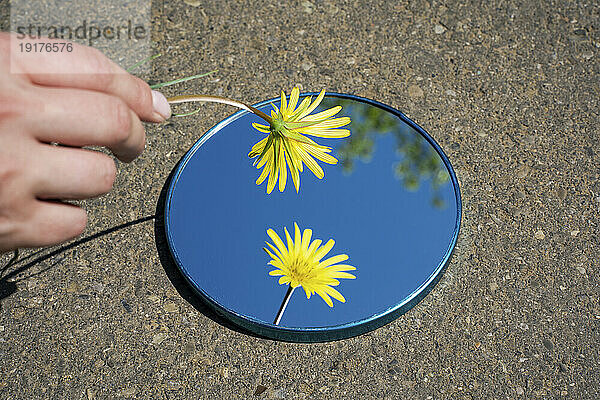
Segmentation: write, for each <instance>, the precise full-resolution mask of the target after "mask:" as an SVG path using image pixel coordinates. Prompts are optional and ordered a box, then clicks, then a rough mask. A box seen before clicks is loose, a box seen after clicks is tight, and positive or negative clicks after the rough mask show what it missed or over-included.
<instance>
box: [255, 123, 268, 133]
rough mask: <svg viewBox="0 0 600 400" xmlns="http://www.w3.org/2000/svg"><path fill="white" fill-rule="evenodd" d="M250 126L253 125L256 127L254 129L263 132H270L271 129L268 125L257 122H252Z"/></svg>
mask: <svg viewBox="0 0 600 400" xmlns="http://www.w3.org/2000/svg"><path fill="white" fill-rule="evenodd" d="M252 126H253V127H254V128H255V129H256V130H258V131H260V132H263V133H270V132H271V131H270V130H269V127H268V126H266V125H262V124H257V123H256V122H253V123H252Z"/></svg>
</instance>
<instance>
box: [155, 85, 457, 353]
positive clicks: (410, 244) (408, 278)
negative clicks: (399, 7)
mask: <svg viewBox="0 0 600 400" xmlns="http://www.w3.org/2000/svg"><path fill="white" fill-rule="evenodd" d="M309 95H312V96H313V97H314V95H315V94H314V93H312V94H304V95H301V96H300V99H299V101H298V103H300V102H301V101H302V100H303V99H304V98H305V97H306V96H309ZM335 106H341V107H342V109H341V111H339V113H338V116H345V117H349V118H350V120H351V122H350V124H349V125H347V126H345V127H344V129H349V130H350V132H351V135H350V136H348V137H344V138H315V142H318V145H320V146H327V147H329V148H330V150H324V152H325V153H327V154H329V155H331V156H332V157H334V158H335V159H337V161H338V162H337V163H333V160H331V158H326V157H324V156H323V157H319V154H317V156H315V157H314V158H315V160H316V161H315V162H316V163H317V164H318V167H320V168H321V169H322V171H323V175H324V176H323V177H322V178H320V177H319V176H318V175H319V173H318V168H316V167H315V166H314V165H308V164H304V167H303V170H302V171H301V172H299V175H298V177H299V182H298V191H296V185H295V183H292V176H291V175H292V173H291V170H290V169H287V176H286V182H287V184H286V185H285V188H284V190H283V191H280V190H279V189H280V185H278V184H276V185H275V188H274V189H273V190H272V191H271V192H270V193H267V185H268V178H266V179H265V180H264V181H263V182H261V183H260V184H257V183H256V182H257V178H259V177H260V175H261V172H262V171H263V168H265V166H264V165H261V164H260V163H254V161H255V160H256V158H255V159H251V158H249V153H250V150H251V149H252V148H253V146H255V144H256V143H257V142H259V141H260V140H262V139H264V138H266V137H267V135H266V133H261V132H259V131H258V130H257V129H255V128H254V127H253V126H252V123H259V124H261V123H262V124H264V121H262V120H261V119H260V118H259V117H257V116H256V115H255V114H251V113H248V112H246V111H240V112H238V113H236V114H234V115H232V116H230V117H228V118H226V119H225V120H223V121H222V122H220V123H219V124H217V125H216V126H214V127H213V128H211V129H210V130H209V131H208V132H207V133H206V134H205V135H203V136H202V138H201V139H200V140H198V141H197V142H196V143H195V144H194V146H193V147H192V148H191V149H190V150H189V151H188V152H187V154H186V155H185V156H184V158H183V159H182V160H181V162H180V163H179V165H178V166H177V169H176V171H175V173H174V174H173V178H172V180H171V182H170V186H169V191H168V193H167V199H166V206H165V229H166V235H167V239H168V245H169V248H170V250H171V254H172V256H173V258H174V260H175V263H176V265H177V267H178V268H179V269H180V271H181V273H182V274H183V276H184V277H185V278H186V280H187V281H188V282H189V284H190V285H191V287H192V288H193V289H194V291H195V293H197V295H198V296H199V297H200V298H201V299H202V300H204V301H205V302H206V303H207V304H208V305H209V306H210V307H211V308H213V309H214V310H215V311H216V312H218V313H219V314H221V315H222V316H224V317H225V318H227V319H229V320H231V321H232V322H233V323H235V324H237V325H239V326H241V327H242V328H244V329H247V330H250V331H252V332H254V333H256V334H259V335H261V336H266V337H269V338H274V339H280V340H288V341H299V342H317V341H327V340H336V339H341V338H346V337H350V336H355V335H358V334H361V333H364V332H367V331H370V330H373V329H375V328H377V327H379V326H382V325H384V324H386V323H388V322H390V321H392V320H393V319H395V318H397V317H398V316H399V315H401V314H402V313H404V312H406V311H407V310H408V309H410V308H411V307H412V306H414V305H415V304H416V303H417V302H418V301H420V300H421V299H422V298H423V296H425V295H426V294H427V293H428V292H429V290H430V289H431V288H432V287H433V285H435V283H436V282H437V281H438V280H439V278H440V276H441V274H442V272H443V270H444V267H445V266H446V264H447V263H448V261H449V258H450V255H451V253H452V250H453V248H454V245H455V243H456V239H457V236H458V231H459V227H460V219H461V203H460V192H459V188H458V182H457V179H456V176H455V174H454V171H453V170H452V167H451V166H450V163H449V161H448V159H447V157H446V156H445V155H444V153H443V152H442V150H441V149H440V147H439V146H438V145H437V143H435V141H434V140H433V139H432V138H431V137H430V136H429V135H428V134H427V133H426V132H425V131H424V130H423V129H421V128H420V127H419V126H418V125H416V124H415V123H414V122H412V121H411V120H410V119H408V118H407V117H406V116H404V115H403V114H402V113H400V112H399V111H397V110H395V109H393V108H391V107H389V106H386V105H384V104H381V103H378V102H375V101H372V100H368V99H364V98H360V97H356V96H351V95H345V94H335V93H328V94H327V95H326V96H325V98H324V99H323V101H322V102H321V103H320V104H319V107H318V108H317V109H316V110H314V113H318V112H320V111H322V110H327V109H330V108H332V107H335ZM255 107H256V108H258V109H259V110H261V111H263V112H265V113H267V114H269V113H270V110H272V109H273V108H279V107H281V104H280V100H279V99H272V100H268V101H265V102H262V103H260V104H258V105H256V106H255ZM285 154H287V153H285ZM259 158H260V157H259ZM283 159H284V160H286V161H288V163H289V162H290V161H289V160H288V158H285V156H283ZM321 160H326V162H323V161H321ZM292 161H293V160H292ZM297 164H298V162H297V161H296V163H295V168H297V169H299V167H298V165H297ZM301 165H302V164H301ZM267 166H268V163H267ZM257 167H258V168H257ZM313 169H316V170H317V172H316V173H313ZM330 239H333V240H330Z"/></svg>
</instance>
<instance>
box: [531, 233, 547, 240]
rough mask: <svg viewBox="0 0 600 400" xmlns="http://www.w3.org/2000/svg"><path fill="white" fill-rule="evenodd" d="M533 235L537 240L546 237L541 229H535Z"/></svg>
mask: <svg viewBox="0 0 600 400" xmlns="http://www.w3.org/2000/svg"><path fill="white" fill-rule="evenodd" d="M534 236H535V238H536V239H539V240H543V239H545V238H546V235H545V234H544V232H543V231H537V232H536V233H535V235H534Z"/></svg>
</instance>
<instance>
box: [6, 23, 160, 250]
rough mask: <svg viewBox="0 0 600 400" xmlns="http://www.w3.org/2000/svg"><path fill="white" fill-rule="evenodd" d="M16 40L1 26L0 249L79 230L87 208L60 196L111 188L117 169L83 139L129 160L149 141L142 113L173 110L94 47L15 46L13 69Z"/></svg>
mask: <svg viewBox="0 0 600 400" xmlns="http://www.w3.org/2000/svg"><path fill="white" fill-rule="evenodd" d="M10 41H11V37H10V35H9V34H7V33H0V253H1V252H3V251H8V250H11V249H15V248H19V247H37V246H47V245H52V244H57V243H60V242H63V241H65V240H68V239H71V238H73V237H75V236H77V235H79V234H81V232H83V230H84V229H85V225H86V222H87V215H86V212H85V211H84V210H83V209H81V208H79V207H77V206H74V205H72V204H69V203H65V202H63V201H62V200H74V199H87V198H92V197H96V196H99V195H102V194H104V193H107V192H108V191H110V190H111V188H112V185H113V182H114V179H115V174H116V168H115V164H114V161H113V159H112V158H111V157H109V156H107V155H105V154H103V153H100V152H97V151H93V150H87V149H83V148H81V147H82V146H92V145H97V146H106V147H108V148H109V149H110V150H111V151H112V153H113V154H114V155H115V156H116V157H117V158H118V159H120V160H122V161H125V162H129V161H132V160H133V159H134V158H136V157H137V156H138V155H139V154H140V153H142V151H143V150H144V146H145V140H146V136H145V132H144V127H143V126H142V123H141V122H140V119H141V120H144V121H150V122H162V121H164V120H165V119H166V118H168V117H169V116H170V115H171V111H170V108H169V105H168V103H167V101H166V99H165V97H164V96H163V95H162V94H160V93H158V92H154V91H152V90H151V89H150V87H149V86H148V85H147V84H146V83H145V82H144V81H142V80H141V79H139V78H136V77H134V76H132V75H130V74H128V73H126V72H125V71H124V70H123V69H121V68H120V67H119V66H117V65H116V64H114V63H113V62H112V61H110V60H109V59H108V58H106V57H105V56H104V55H102V54H101V53H100V52H99V51H97V50H95V49H93V48H90V47H85V46H79V45H76V44H73V51H72V52H70V53H65V54H58V55H57V54H48V53H43V52H42V53H33V54H32V53H29V54H27V56H25V55H23V56H19V53H18V52H17V51H14V49H15V48H14V47H13V54H12V56H13V57H14V58H13V64H12V70H11V59H10V56H11V55H10V51H11V49H10ZM44 41H45V42H48V39H44ZM62 42H64V40H63V41H62ZM57 60H58V61H57ZM40 65H44V66H46V65H48V68H51V69H52V70H49V73H43V74H40V73H39V69H40V68H39V67H40ZM34 66H35V67H34ZM51 143H60V144H61V145H63V146H53V145H51Z"/></svg>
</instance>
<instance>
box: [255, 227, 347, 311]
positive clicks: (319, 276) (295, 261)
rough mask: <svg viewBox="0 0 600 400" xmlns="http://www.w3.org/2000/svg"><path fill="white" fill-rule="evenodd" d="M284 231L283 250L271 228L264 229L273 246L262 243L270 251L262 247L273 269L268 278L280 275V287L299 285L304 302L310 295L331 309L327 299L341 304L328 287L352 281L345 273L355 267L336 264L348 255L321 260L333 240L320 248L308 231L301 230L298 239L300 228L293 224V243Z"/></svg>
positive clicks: (338, 296)
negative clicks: (319, 299) (322, 301)
mask: <svg viewBox="0 0 600 400" xmlns="http://www.w3.org/2000/svg"><path fill="white" fill-rule="evenodd" d="M284 229H285V236H286V239H287V247H286V245H285V244H284V243H283V241H282V240H281V238H280V237H279V236H278V235H277V233H275V231H274V230H273V229H269V230H267V234H268V235H269V237H270V238H271V240H273V243H274V244H275V245H272V244H271V243H269V242H265V243H266V244H267V245H268V246H269V247H270V249H271V250H272V251H270V250H269V249H267V248H266V247H265V248H264V250H265V251H266V252H267V254H269V256H271V258H272V260H271V261H269V265H271V266H273V267H275V268H276V269H275V270H273V271H271V272H269V275H271V276H281V278H279V284H280V285H284V284H288V285H291V286H292V288H296V287H298V286H302V288H304V291H305V292H306V298H308V299H310V296H311V295H312V294H315V293H316V294H318V295H319V296H321V297H322V298H323V300H325V303H327V304H328V305H329V307H333V301H331V297H333V298H334V299H336V300H339V301H341V302H342V303H345V302H346V299H345V298H344V296H342V294H341V293H340V292H338V291H337V290H335V289H334V288H333V287H332V286H337V285H339V284H340V282H339V281H338V279H342V278H345V279H355V278H356V277H355V276H354V275H352V274H349V273H348V272H345V271H352V270H355V269H356V268H355V267H353V266H351V265H344V264H337V263H339V262H342V261H346V260H347V259H348V256H347V255H346V254H340V255H337V256H333V257H330V258H328V259H326V260H323V261H321V259H322V258H323V257H325V255H326V254H327V253H329V251H330V250H331V249H332V248H333V245H334V244H335V241H334V240H333V239H330V240H329V241H328V242H327V243H326V244H325V245H324V246H321V243H322V241H321V240H319V239H317V240H315V241H313V242H312V243H310V239H311V237H312V230H310V229H305V230H304V232H303V233H302V236H300V229H299V228H298V224H296V223H295V222H294V229H295V235H296V237H295V240H292V237H291V236H290V234H289V233H288V231H287V228H284ZM330 296H331V297H330Z"/></svg>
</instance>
